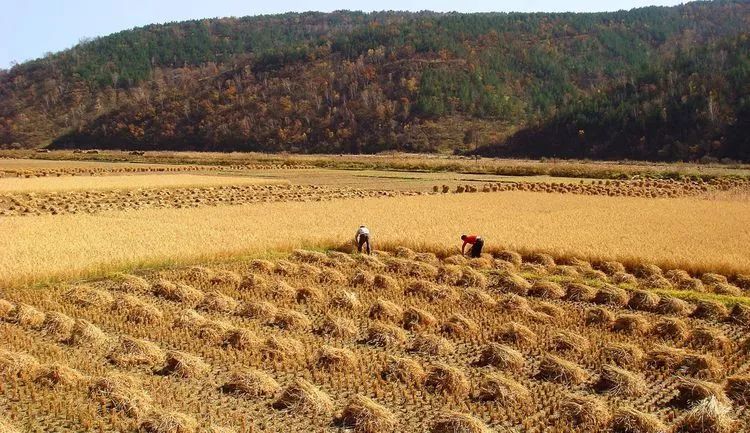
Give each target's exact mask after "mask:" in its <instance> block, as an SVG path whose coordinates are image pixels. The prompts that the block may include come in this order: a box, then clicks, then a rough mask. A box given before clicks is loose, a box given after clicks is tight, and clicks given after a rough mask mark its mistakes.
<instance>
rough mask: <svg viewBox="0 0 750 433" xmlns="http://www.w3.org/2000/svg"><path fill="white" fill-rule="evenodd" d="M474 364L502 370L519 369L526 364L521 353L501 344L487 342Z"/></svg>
mask: <svg viewBox="0 0 750 433" xmlns="http://www.w3.org/2000/svg"><path fill="white" fill-rule="evenodd" d="M476 364H477V365H478V366H480V367H486V366H492V367H496V368H499V369H500V370H504V371H520V370H521V369H523V367H524V365H525V364H526V359H524V357H523V354H521V352H519V351H517V350H516V349H513V348H512V347H508V346H506V345H503V344H498V343H488V344H487V345H486V346H484V348H483V349H482V352H481V353H480V355H479V360H478V361H477V362H476Z"/></svg>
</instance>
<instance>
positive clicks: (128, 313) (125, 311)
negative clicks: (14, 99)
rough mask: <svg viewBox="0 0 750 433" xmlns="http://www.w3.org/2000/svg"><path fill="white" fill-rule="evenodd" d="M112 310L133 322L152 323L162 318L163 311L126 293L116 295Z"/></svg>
mask: <svg viewBox="0 0 750 433" xmlns="http://www.w3.org/2000/svg"><path fill="white" fill-rule="evenodd" d="M113 310H114V311H116V312H118V313H120V314H122V315H123V317H124V318H125V320H127V321H129V322H133V323H144V324H153V323H156V322H160V321H161V320H162V319H163V318H164V313H162V311H161V310H160V309H158V308H157V307H155V306H153V305H151V304H149V303H148V302H146V301H142V300H140V299H138V298H136V297H135V296H133V295H128V294H124V295H121V296H118V297H117V300H116V301H115V304H114V307H113Z"/></svg>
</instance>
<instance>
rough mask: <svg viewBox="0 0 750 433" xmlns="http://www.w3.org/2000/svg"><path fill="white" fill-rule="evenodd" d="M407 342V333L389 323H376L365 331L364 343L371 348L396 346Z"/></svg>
mask: <svg viewBox="0 0 750 433" xmlns="http://www.w3.org/2000/svg"><path fill="white" fill-rule="evenodd" d="M405 341H406V332H404V330H403V329H401V328H398V327H396V326H393V325H389V324H387V323H382V322H375V323H373V324H372V325H370V326H369V327H368V328H367V329H366V330H365V337H364V339H363V342H364V343H366V344H369V345H371V346H381V347H385V346H396V345H399V344H402V343H404V342H405Z"/></svg>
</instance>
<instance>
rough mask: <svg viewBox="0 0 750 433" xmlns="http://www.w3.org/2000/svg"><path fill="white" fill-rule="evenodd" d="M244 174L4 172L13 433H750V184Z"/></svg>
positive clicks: (0, 362) (301, 170)
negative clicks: (371, 252)
mask: <svg viewBox="0 0 750 433" xmlns="http://www.w3.org/2000/svg"><path fill="white" fill-rule="evenodd" d="M43 156H46V155H43ZM94 156H97V155H94ZM177 156H178V155H175V156H174V157H175V158H176V157H177ZM187 156H190V155H187ZM187 156H186V157H187ZM198 156H199V155H192V156H190V157H191V158H192V157H196V158H197V157H198ZM168 157H169V155H168V154H164V155H160V158H162V159H168ZM138 158H140V157H133V159H134V160H137V159H138ZM219 158H221V156H211V157H208V158H206V160H204V161H202V164H201V165H200V166H193V165H169V164H164V167H157V166H155V165H154V161H150V162H147V163H146V164H144V162H145V161H141V162H140V163H139V164H132V163H127V162H122V163H117V164H119V165H117V166H115V165H108V164H113V163H99V162H85V163H82V162H79V161H45V162H42V163H41V164H37V163H36V162H35V163H28V162H26V163H24V162H23V161H14V160H4V161H3V162H2V163H0V168H3V167H4V170H5V173H6V174H8V173H10V172H11V171H12V172H13V174H12V175H10V174H9V175H8V176H6V178H5V179H0V210H2V211H3V212H2V216H0V250H2V251H3V252H4V254H2V255H0V335H1V336H2V337H3V338H2V341H1V342H0V378H1V379H2V381H0V414H2V415H0V431H2V432H3V433H5V431H10V432H13V431H16V430H12V429H17V430H18V431H29V432H37V431H39V432H42V431H55V432H57V431H60V432H74V431H93V432H135V431H144V432H154V433H161V432H164V433H168V432H171V433H192V432H217V433H218V432H253V431H269V432H271V431H355V432H365V433H368V432H371V433H375V432H381V431H383V432H386V431H387V432H393V431H397V432H402V431H403V432H412V431H430V432H435V433H447V432H451V433H454V432H489V431H495V432H504V431H510V432H574V431H592V432H597V431H600V432H616V433H625V432H632V433H638V432H669V433H686V432H693V431H695V432H707V433H711V432H727V433H728V432H733V431H745V429H747V428H749V426H748V421H747V420H748V414H750V412H749V411H748V406H747V405H748V401H749V400H750V377H748V376H747V375H748V369H750V364H748V353H749V351H750V339H748V337H750V333H749V332H750V307H748V305H750V296H748V295H749V294H750V218H748V215H750V202H748V200H747V198H748V192H750V188H749V187H748V182H747V180H746V179H745V178H738V177H719V178H710V179H702V178H695V177H686V178H681V179H663V178H662V179H649V178H646V179H644V178H642V177H640V176H638V177H636V178H632V179H618V180H598V179H591V178H571V177H565V178H555V177H549V176H544V175H538V176H534V177H514V176H507V175H499V174H458V173H450V172H435V173H426V172H403V171H400V172H394V171H379V170H366V171H361V170H346V171H342V170H333V169H321V168H312V167H311V166H296V167H295V168H293V169H290V167H291V166H292V164H291V163H289V164H286V165H285V164H284V163H278V161H274V162H269V161H261V160H258V159H257V158H256V159H255V160H253V161H254V162H255V163H257V164H255V165H253V164H249V162H250V160H245V159H242V158H240V157H238V156H232V158H233V159H234V160H233V161H232V162H233V164H232V165H231V166H229V165H223V164H222V165H217V164H216V163H217V161H218V160H219ZM238 161H241V162H238ZM407 161H408V162H409V163H410V164H412V165H414V164H416V162H415V161H410V160H407ZM162 162H163V161H162ZM221 162H222V163H224V162H226V161H223V160H222V161H221ZM294 162H295V163H301V162H307V163H309V164H310V165H313V164H319V162H318V161H317V160H315V159H314V158H312V157H311V158H307V159H305V158H300V159H299V160H296V161H294ZM350 162H352V163H354V162H357V163H362V160H352V161H350ZM396 162H397V160H392V161H390V163H392V164H395V163H396ZM339 163H340V161H339ZM45 164H47V165H46V166H45ZM76 164H84V165H85V169H83V170H84V171H77V170H81V169H82V168H81V167H78V166H77V165H76ZM97 164H100V165H97ZM332 164H333V163H332ZM426 164H431V165H435V164H438V162H435V161H429V162H426ZM493 164H496V166H497V167H507V165H502V164H503V162H498V163H493ZM513 164H517V165H518V166H520V167H524V168H528V167H529V166H530V165H527V164H525V163H515V162H514V163H513ZM150 165H154V166H153V167H151V166H150ZM205 167H211V168H210V169H205ZM532 167H537V166H533V165H532ZM587 167H588V166H587ZM537 168H538V167H537ZM630 168H632V169H633V170H635V168H633V167H630ZM641 168H642V167H639V168H638V169H639V170H640V169H641ZM589 169H590V167H589ZM667 169H668V168H665V169H664V170H667ZM680 169H684V168H680ZM690 169H692V168H690ZM50 170H59V174H54V173H58V172H53V171H50ZM152 170H153V171H152ZM738 170H742V169H738ZM170 172H177V173H179V174H177V173H170ZM50 176H53V177H50ZM186 179H192V180H196V179H200V182H199V183H190V182H188V181H187V180H186ZM105 185H106V186H105ZM360 224H367V225H368V227H370V229H371V231H372V233H373V240H374V246H375V248H376V250H378V253H377V254H376V255H375V256H374V257H365V256H360V255H357V254H350V252H351V248H352V247H351V238H352V236H353V232H354V230H355V228H356V227H357V226H359V225H360ZM463 232H472V233H478V234H481V235H482V236H483V237H484V238H485V239H486V241H487V244H486V246H487V248H486V253H487V254H485V255H484V256H483V258H481V259H474V260H468V259H466V258H463V257H460V256H458V255H457V254H458V253H459V248H458V247H459V246H460V244H459V241H458V236H459V235H460V234H461V233H463ZM300 248H305V249H308V250H309V249H313V250H316V251H308V250H300ZM321 251H327V252H321ZM6 426H7V427H6ZM3 428H5V429H6V430H3Z"/></svg>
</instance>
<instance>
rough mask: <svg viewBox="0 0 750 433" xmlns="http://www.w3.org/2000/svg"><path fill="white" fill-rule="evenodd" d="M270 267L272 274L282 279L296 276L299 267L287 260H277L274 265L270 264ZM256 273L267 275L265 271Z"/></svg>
mask: <svg viewBox="0 0 750 433" xmlns="http://www.w3.org/2000/svg"><path fill="white" fill-rule="evenodd" d="M269 263H270V262H269ZM271 267H272V269H273V273H274V274H276V275H281V276H282V277H290V276H292V275H296V274H297V273H298V272H299V266H297V264H296V263H292V262H290V261H289V260H278V261H277V262H276V264H275V265H274V264H273V263H271ZM256 272H267V273H269V272H268V271H267V270H266V271H264V270H256Z"/></svg>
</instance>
